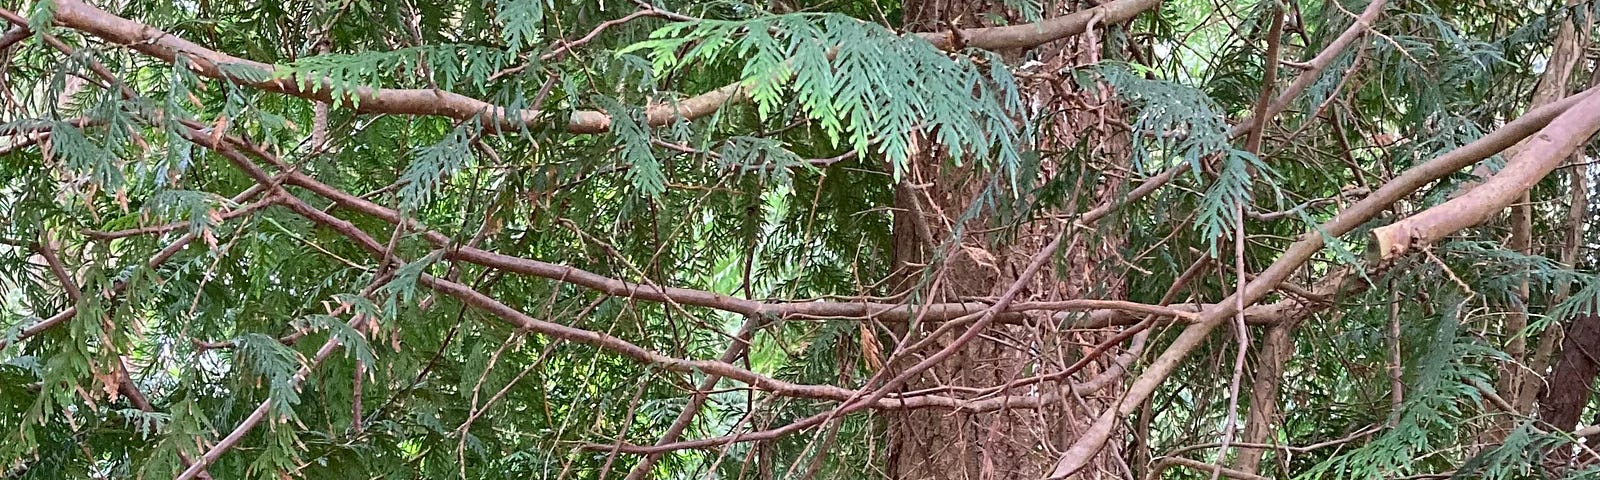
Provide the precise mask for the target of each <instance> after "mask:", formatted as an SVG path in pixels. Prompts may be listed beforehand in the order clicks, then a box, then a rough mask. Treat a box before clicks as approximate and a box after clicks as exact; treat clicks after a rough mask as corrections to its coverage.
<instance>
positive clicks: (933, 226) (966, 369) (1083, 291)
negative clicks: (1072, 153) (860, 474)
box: [888, 0, 1155, 480]
mask: <svg viewBox="0 0 1600 480" xmlns="http://www.w3.org/2000/svg"><path fill="white" fill-rule="evenodd" d="M1119 3H1120V2H1119ZM1149 3H1151V4H1152V5H1153V4H1154V3H1155V2H1149ZM1109 5H1111V4H1107V6H1109ZM1103 8H1105V7H1104V6H1103V7H1100V8H1096V9H1094V10H1095V11H1085V12H1055V13H1059V14H1061V17H1059V18H1078V17H1084V18H1085V19H1088V18H1093V17H1101V18H1100V19H1098V20H1096V21H1098V22H1100V24H1102V25H1103V24H1104V23H1106V22H1114V21H1120V20H1123V19H1125V17H1114V16H1110V15H1104V14H1103V13H1104V12H1096V11H1098V10H1101V9H1103ZM905 12H906V17H905V18H906V28H907V29H910V30H914V31H952V30H964V29H974V28H982V27H985V26H986V25H985V22H988V21H989V19H992V18H1010V19H1012V20H1013V22H1015V21H1016V20H1017V18H1016V16H1015V15H1014V12H1011V11H1009V10H1008V9H1006V8H1005V7H1004V6H1003V2H999V1H984V0H922V1H913V2H907V4H906V10H905ZM1135 13H1136V12H1135ZM1044 23H1045V24H1056V23H1062V21H1061V20H1058V19H1047V20H1045V22H1044ZM1024 26H1025V27H1026V28H1027V29H1028V31H1032V30H1033V29H1034V28H1035V27H1033V26H1032V25H1026V24H1024ZM1019 28H1020V27H1019ZM1014 30H1015V28H1014ZM1008 31H1009V30H1008ZM1017 31H1021V30H1017ZM1095 37H1096V35H1095V34H1094V33H1093V32H1091V33H1090V34H1089V35H1084V36H1082V37H1077V38H1074V39H1072V40H1070V41H1059V42H1053V43H1047V44H1045V45H1043V46H1041V47H1039V48H1037V49H1035V50H1034V52H1035V53H1036V57H1034V58H1036V59H1037V60H1038V61H1040V62H1042V63H1044V64H1045V65H1044V66H1043V67H1041V68H1039V69H1037V71H1040V72H1044V75H1042V76H1040V77H1035V78H1032V79H1030V80H1028V81H1027V83H1025V84H1024V85H1023V88H1024V95H1025V97H1026V98H1027V100H1025V101H1026V102H1027V103H1029V104H1030V105H1032V108H1033V111H1030V112H1027V114H1028V115H1036V114H1041V113H1043V112H1058V113H1054V114H1053V116H1052V117H1050V120H1049V121H1047V122H1046V124H1045V126H1044V129H1045V130H1044V131H1042V132H1041V135H1040V136H1041V138H1047V139H1051V141H1053V142H1057V143H1056V144H1052V145H1040V147H1043V148H1042V150H1045V151H1050V150H1057V151H1064V150H1070V149H1071V148H1072V147H1073V146H1075V145H1076V143H1077V141H1078V140H1080V139H1083V138H1085V137H1088V138H1090V139H1094V140H1091V141H1090V142H1089V143H1090V144H1094V145H1099V146H1100V150H1098V151H1095V152H1092V153H1091V154H1089V155H1087V156H1086V157H1088V158H1096V159H1107V161H1108V162H1112V163H1111V164H1106V165H1097V166H1096V167H1100V168H1110V167H1111V165H1112V164H1115V163H1117V162H1122V161H1125V159H1126V158H1127V152H1126V150H1125V148H1126V145H1127V140H1126V138H1123V137H1121V136H1120V135H1121V134H1120V132H1119V133H1112V132H1110V131H1107V130H1101V129H1098V128H1095V126H1097V125H1104V124H1105V122H1102V121H1100V120H1101V118H1100V117H1101V116H1102V115H1103V116H1105V117H1107V118H1119V117H1120V112H1119V109H1118V107H1117V105H1116V104H1115V103H1114V102H1111V101H1110V100H1109V98H1110V94H1109V92H1105V91H1083V90H1079V89H1077V87H1076V86H1075V85H1074V83H1073V82H1072V81H1071V79H1070V78H1064V77H1057V76H1055V75H1054V72H1057V71H1059V70H1060V69H1062V68H1063V67H1068V66H1072V65H1080V64H1086V63H1089V62H1092V61H1093V60H1095V59H1096V55H1098V53H1099V50H1098V49H1099V45H1098V42H1097V41H1096V39H1095ZM969 40H970V39H969ZM1016 46H1019V47H1025V46H1027V45H1023V44H1018V45H1016ZM1000 51H1001V53H1002V54H1004V55H1006V56H1007V57H1009V58H1017V57H1019V56H1020V54H1021V53H1022V51H1021V49H1011V50H1005V49H1001V50H1000ZM1089 106H1096V107H1100V108H1101V109H1100V110H1094V109H1091V108H1089ZM1053 162H1054V160H1053V159H1047V160H1045V162H1044V163H1045V165H1044V166H1043V167H1042V168H1043V170H1044V172H1042V173H1041V175H1040V176H1041V177H1043V178H1049V177H1050V176H1051V173H1052V172H1053V171H1054V170H1055V168H1056V167H1055V165H1054V163H1053ZM973 163H974V162H972V161H966V162H963V165H964V166H961V167H957V166H955V165H954V163H952V162H950V161H948V160H947V159H946V158H945V154H944V153H943V152H941V151H939V150H938V149H935V148H923V149H922V150H920V151H919V152H918V155H917V156H916V158H915V159H914V160H913V162H912V165H911V168H910V170H911V171H910V173H909V178H908V181H907V182H906V185H904V186H903V187H902V188H900V189H899V195H897V198H896V204H897V207H898V208H897V215H896V223H895V227H896V244H895V246H896V260H897V264H899V265H901V266H903V268H902V275H901V277H902V280H903V281H904V283H905V284H907V285H916V281H917V280H921V279H923V278H924V277H923V276H922V275H923V266H925V265H930V266H928V267H927V268H928V269H930V270H929V271H932V272H936V273H934V274H933V276H932V280H931V282H930V283H927V284H925V286H926V287H929V288H930V289H931V290H930V289H924V290H922V291H920V292H918V295H920V296H921V297H922V298H923V300H924V301H953V300H955V299H958V298H963V297H994V296H997V295H1000V294H1001V292H1002V291H1004V290H1006V289H1007V288H1008V287H1010V286H1012V285H1013V284H1015V283H1017V282H1019V281H1020V282H1022V284H1023V285H1025V286H1026V287H1025V289H1024V290H1023V292H1024V293H1023V294H1022V296H1020V297H1019V298H1017V301H1019V302H1021V301H1043V302H1049V301H1058V300H1067V299H1090V298H1094V299H1118V298H1120V296H1121V295H1122V294H1123V288H1122V287H1121V283H1122V281H1121V279H1120V278H1118V276H1117V275H1116V273H1115V271H1114V270H1112V269H1111V268H1107V266H1108V265H1115V262H1094V261H1091V260H1090V259H1091V258H1100V259H1111V258H1115V257H1114V255H1115V254H1116V252H1115V249H1114V248H1113V247H1114V246H1115V245H1116V243H1115V242H1116V239H1117V236H1116V235H1115V234H1110V235H1104V234H1100V235H1096V234H1092V233H1089V232H1085V233H1083V234H1081V235H1077V234H1068V235H1067V236H1066V237H1065V239H1063V240H1062V246H1061V247H1060V254H1059V255H1061V256H1062V258H1063V259H1062V260H1060V261H1056V262H1051V263H1052V266H1047V267H1045V268H1043V269H1042V270H1043V271H1042V272H1040V273H1039V274H1038V275H1036V276H1035V277H1034V278H1021V277H1020V276H1019V273H1018V272H1019V271H1021V270H1023V268H1022V266H1023V265H1026V264H1028V263H1029V261H1030V258H1031V257H1033V256H1034V255H1035V254H1037V253H1039V252H1040V251H1041V249H1042V248H1045V245H1046V244H1047V243H1050V242H1051V240H1052V239H1053V238H1054V237H1056V236H1057V235H1060V234H1062V233H1063V232H1064V231H1067V230H1068V229H1069V228H1071V226H1070V224H1068V223H1067V222H1065V221H1059V220H1040V221H1035V222H1033V223H1030V224H1028V225H1025V226H1024V227H1023V228H1021V229H1020V230H1019V231H1018V232H1017V234H1016V237H1015V238H1014V239H1012V238H1005V237H1002V236H999V235H996V234H988V233H976V232H981V231H983V230H985V229H986V227H990V226H993V225H992V224H990V223H985V222H983V220H982V219H987V218H992V217H993V214H992V212H984V213H981V214H979V215H978V216H977V218H978V219H979V220H975V221H971V222H969V223H967V224H966V225H960V223H961V221H962V220H961V217H962V215H963V213H964V212H966V211H967V209H968V208H969V207H970V206H971V205H972V204H973V203H974V201H975V200H977V199H978V198H979V195H980V192H981V191H982V189H983V188H985V187H986V186H987V184H988V183H990V182H992V181H993V180H995V179H994V178H991V177H989V176H988V175H987V174H985V173H982V172H981V171H979V170H977V169H974V168H972V164H973ZM1086 183H1087V184H1082V185H1079V188H1081V189H1083V190H1082V191H1085V192H1098V193H1099V195H1090V198H1096V197H1099V200H1109V199H1110V193H1111V190H1110V188H1111V187H1112V186H1113V185H1112V184H1114V183H1115V182H1105V183H1106V185H1096V184H1094V183H1095V182H1092V181H1091V182H1086ZM1024 187H1027V186H1024ZM1093 206H1094V205H1074V206H1071V207H1069V208H1073V209H1076V210H1079V211H1082V210H1088V209H1089V207H1093ZM958 227H964V228H962V230H964V231H965V232H967V233H966V234H965V235H964V237H963V238H961V241H960V244H959V245H955V246H953V247H947V246H946V245H947V244H946V242H947V241H948V239H950V238H951V237H952V233H953V232H955V231H956V230H958ZM1102 233H1104V232H1102ZM941 250H947V251H948V252H949V254H948V260H946V261H944V262H943V264H940V263H939V261H938V259H939V258H941V257H942V255H943V253H944V252H942V251H941ZM1031 318H1032V319H1033V320H1032V321H1031V322H1024V324H1020V325H1016V324H1014V325H995V326H991V327H989V328H988V329H987V330H985V335H984V336H983V337H980V338H978V339H976V340H974V341H972V342H970V343H968V344H966V345H965V346H964V348H962V349H961V350H959V351H958V353H957V354H956V355H955V356H953V357H952V358H950V359H948V360H946V361H945V362H943V363H941V364H939V365H936V366H935V367H933V368H932V369H930V370H929V371H927V372H924V373H923V374H921V375H920V376H918V377H916V378H915V379H914V380H913V381H912V382H910V383H909V384H908V385H907V386H906V389H907V390H922V389H929V388H941V387H953V388H955V389H957V390H956V391H961V390H960V389H975V388H985V387H993V386H997V385H1006V384H1007V383H1008V382H1012V381H1014V380H1018V379H1020V378H1024V377H1028V376H1031V375H1037V374H1040V373H1049V372H1051V371H1052V370H1059V369H1061V368H1062V367H1063V366H1065V365H1067V364H1071V363H1074V362H1075V361H1077V360H1079V359H1080V358H1082V356H1084V355H1086V354H1088V352H1087V349H1084V348H1082V347H1079V346H1077V345H1094V344H1097V343H1099V342H1098V340H1100V339H1098V338H1097V337H1096V336H1095V335H1082V334H1072V333H1067V332H1062V331H1058V330H1057V329H1056V328H1055V322H1051V321H1049V320H1048V319H1045V318H1042V317H1038V316H1033V317H1031ZM919 328H920V330H921V331H922V332H926V331H927V330H928V325H926V324H923V325H919ZM912 333H918V332H917V331H912ZM956 333H960V332H956ZM953 337H954V335H947V338H941V339H940V340H939V344H940V346H943V345H945V344H947V343H949V342H950V341H951V339H952V338H953ZM1113 356H1115V352H1110V353H1105V354H1104V355H1101V356H1100V357H1099V358H1104V359H1107V360H1109V359H1110V358H1112V357H1113ZM1106 368H1108V367H1107V366H1106V365H1105V364H1104V363H1103V362H1096V363H1094V364H1091V366H1089V367H1087V368H1085V369H1083V370H1082V371H1080V372H1079V373H1078V375H1076V377H1078V378H1080V379H1081V378H1087V377H1091V376H1097V375H1098V374H1101V373H1105V371H1106ZM1069 380H1070V379H1067V378H1063V379H1059V380H1056V381H1047V382H1044V383H1041V384H1036V385H1028V386H1024V387H1019V388H1013V389H1011V390H1015V391H1021V390H1031V389H1039V390H1042V391H1052V389H1057V390H1059V389H1062V388H1065V387H1067V385H1068V384H1069V383H1070V381H1069ZM1107 383H1109V384H1119V383H1120V382H1119V381H1111V382H1107ZM952 395H955V396H961V395H962V394H958V393H952ZM1074 395H1075V394H1074ZM1084 397H1087V398H1081V399H1074V398H1067V399H1066V401H1065V402H1062V403H1060V404H1056V405H1053V406H1050V407H1049V408H1041V409H1038V410H1036V411H1031V412H1025V411H1018V410H1014V409H1001V410H999V411H995V412H988V413H966V412H937V411H921V412H915V411H913V412H906V413H904V414H901V415H897V416H895V417H894V418H892V419H891V421H890V422H889V425H888V428H889V434H890V436H891V443H892V446H891V458H890V460H889V462H890V465H889V467H890V468H891V471H890V475H891V476H892V477H893V478H902V479H928V478H937V479H945V478H950V479H956V478H960V479H967V478H971V479H1030V480H1031V479H1037V478H1042V477H1043V476H1045V475H1046V474H1047V473H1048V472H1049V471H1050V468H1051V467H1052V465H1053V464H1054V462H1055V460H1056V456H1055V455H1054V454H1053V453H1051V452H1052V451H1058V450H1059V449H1060V448H1061V447H1062V446H1064V445H1066V444H1068V443H1070V442H1071V440H1072V439H1073V438H1075V437H1076V436H1077V433H1078V432H1080V431H1081V430H1082V429H1083V428H1084V427H1085V426H1086V425H1087V420H1088V419H1090V418H1092V415H1093V412H1095V411H1098V410H1099V409H1101V408H1103V407H1104V405H1103V404H1102V402H1100V401H1099V400H1098V399H1097V398H1096V397H1094V396H1090V395H1085V396H1084ZM1114 455H1115V452H1105V453H1103V454H1102V455H1101V457H1102V461H1098V462H1096V465H1097V466H1099V467H1103V468H1104V469H1105V472H1106V473H1119V474H1120V470H1117V469H1116V468H1117V467H1118V466H1119V465H1120V463H1118V462H1115V461H1113V456H1114ZM1098 476H1099V472H1097V473H1096V474H1093V475H1091V477H1090V478H1096V477H1098ZM1116 476H1117V477H1119V478H1120V475H1116Z"/></svg>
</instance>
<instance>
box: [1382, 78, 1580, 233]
mask: <svg viewBox="0 0 1600 480" xmlns="http://www.w3.org/2000/svg"><path fill="white" fill-rule="evenodd" d="M1593 92H1594V90H1590V91H1589V93H1590V94H1589V95H1588V96H1587V97H1586V98H1584V99H1583V100H1581V101H1580V102H1578V104H1577V105H1574V106H1573V107H1572V108H1571V109H1569V110H1567V111H1566V113H1563V114H1561V116H1559V117H1556V118H1555V119H1554V120H1552V121H1551V122H1550V124H1549V125H1546V126H1545V127H1544V129H1542V130H1540V131H1539V133H1538V135H1536V136H1534V137H1533V138H1531V139H1529V140H1528V144H1527V145H1526V146H1525V147H1524V148H1523V149H1522V151H1520V152H1517V154H1516V156H1515V157H1512V158H1511V159H1510V160H1509V161H1507V162H1506V167H1505V168H1504V169H1502V170H1500V173H1497V174H1495V176H1493V177H1490V178H1489V180H1487V181H1485V182H1483V184H1482V185H1479V186H1478V187H1477V188H1474V189H1472V191H1470V192H1467V193H1466V194H1465V195H1462V196H1460V197H1456V198H1454V199H1451V200H1450V201H1447V202H1445V203H1442V204H1439V205H1435V206H1433V207H1432V208H1429V209H1427V210H1423V211H1422V212H1421V213H1417V214H1416V215H1412V216H1410V217H1406V218H1405V219H1402V220H1400V221H1397V222H1394V223H1393V224H1391V225H1386V226H1383V227H1379V228H1377V229H1375V230H1373V231H1372V237H1373V240H1374V241H1375V242H1377V243H1376V246H1377V250H1378V252H1379V254H1380V255H1382V258H1383V259H1384V260H1392V259H1394V258H1397V257H1399V256H1401V255H1404V254H1405V253H1406V251H1408V250H1410V249H1411V248H1412V247H1425V246H1427V245H1429V244H1432V243H1433V242H1435V241H1438V240H1439V239H1440V238H1441V237H1443V236H1445V235H1449V234H1451V233H1454V232H1456V231H1458V230H1461V229H1463V228H1467V227H1470V226H1473V225H1477V224H1479V223H1483V221H1485V220H1488V219H1489V217H1491V216H1493V215H1494V214H1495V213H1497V212H1499V211H1500V210H1501V209H1504V208H1505V207H1507V206H1509V205H1511V202H1513V201H1515V200H1516V199H1517V198H1518V197H1520V196H1521V195H1522V192H1525V191H1528V189H1531V188H1533V186H1534V184H1537V183H1539V180H1540V179H1542V178H1544V176H1545V175H1547V174H1549V173H1550V171H1552V170H1555V168H1556V167H1558V166H1561V163H1562V162H1564V161H1566V160H1567V157H1568V156H1570V155H1572V152H1573V151H1574V150H1576V149H1577V148H1578V146H1579V145H1582V144H1583V143H1584V142H1585V141H1587V140H1588V139H1589V137H1591V136H1594V133H1595V130H1597V129H1600V95H1593V94H1592V93H1593Z"/></svg>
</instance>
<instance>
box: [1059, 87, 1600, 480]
mask: <svg viewBox="0 0 1600 480" xmlns="http://www.w3.org/2000/svg"><path fill="white" fill-rule="evenodd" d="M1595 90H1597V89H1591V90H1588V91H1585V92H1583V93H1579V94H1577V95H1573V96H1570V97H1567V98H1565V99H1562V100H1561V101H1558V102H1554V103H1551V104H1549V105H1546V106H1543V107H1539V108H1536V109H1533V110H1532V111H1530V112H1528V113H1527V114H1525V115H1523V116H1521V117H1519V118H1517V119H1516V120H1513V121H1511V122H1510V123H1507V124H1505V125H1504V126H1502V127H1500V128H1498V129H1495V131H1493V132H1490V133H1489V134H1488V135H1484V136H1483V137H1482V138H1479V139H1477V140H1475V141H1473V142H1472V143H1469V144H1466V145H1463V146H1462V147H1460V148H1457V149H1455V150H1452V151H1450V153H1446V154H1444V155H1441V156H1439V157H1438V158H1435V159H1433V160H1430V161H1428V162H1427V163H1424V164H1422V165H1418V166H1416V167H1414V168H1412V169H1410V170H1406V171H1405V173H1403V174H1401V175H1400V176H1398V177H1395V179H1394V180H1392V181H1390V182H1389V183H1386V184H1384V185H1383V186H1382V187H1379V188H1378V190H1377V191H1375V192H1373V193H1372V195H1369V196H1367V197H1366V198H1363V199H1361V201H1358V202H1356V203H1355V204H1353V205H1351V206H1350V208H1347V209H1345V210H1344V211H1341V212H1339V214H1338V215H1337V216H1335V217H1334V218H1333V219H1332V220H1329V221H1328V222H1327V223H1325V224H1323V225H1322V227H1321V228H1319V229H1315V230H1312V231H1308V232H1306V233H1303V234H1301V235H1300V239H1299V240H1298V241H1296V242H1295V243H1294V244H1292V245H1290V246H1289V248H1288V250H1286V251H1284V253H1283V256H1281V257H1279V258H1278V260H1277V261H1275V262H1273V264H1272V265H1271V266H1269V267H1267V269H1266V270H1265V271H1263V272H1261V274H1260V275H1259V276H1257V277H1256V278H1255V279H1254V280H1251V281H1250V283H1249V284H1247V285H1245V289H1244V299H1243V300H1244V302H1242V303H1243V304H1244V305H1246V306H1248V305H1252V304H1254V303H1255V302H1257V301H1259V300H1260V299H1261V298H1262V297H1264V296H1266V295H1267V294H1268V293H1270V292H1271V291H1273V290H1274V289H1276V288H1277V286H1278V284H1280V283H1283V281H1284V280H1287V279H1288V278H1289V276H1290V275H1292V274H1294V272H1295V271H1297V270H1299V269H1300V267H1301V266H1302V265H1304V264H1305V263H1306V262H1307V261H1310V260H1311V257H1312V256H1314V255H1316V254H1317V252H1319V251H1321V250H1322V247H1323V246H1324V245H1326V240H1325V238H1326V237H1337V236H1339V235H1344V234H1346V233H1349V232H1350V231H1351V230H1354V229H1355V228H1356V227H1357V226H1360V225H1361V224H1362V223H1366V222H1367V221H1368V220H1371V219H1372V218H1373V217H1376V216H1377V215H1378V214H1379V213H1382V212H1383V211H1384V210H1385V209H1387V208H1389V206H1390V205H1393V204H1394V203H1395V202H1397V201H1399V200H1400V199H1402V198H1405V197H1406V196H1407V195H1410V194H1411V193H1413V192H1416V191H1417V189H1420V188H1422V186H1423V185H1426V184H1428V183H1429V182H1432V181H1434V180H1438V179H1440V178H1443V177H1444V176H1446V175H1449V174H1451V173H1452V172H1455V171H1457V170H1460V169H1462V168H1465V167H1467V166H1469V165H1472V164H1474V163H1477V162H1478V161H1480V160H1483V159H1485V158H1488V157H1489V156H1490V155H1494V154H1495V153H1498V152H1500V151H1501V150H1505V149H1506V148H1507V147H1510V146H1511V145H1513V144H1515V143H1516V142H1518V141H1520V140H1522V139H1523V138H1525V137H1527V136H1529V135H1532V134H1533V132H1535V131H1537V130H1538V129H1541V128H1544V126H1545V125H1547V124H1549V123H1550V122H1551V120H1552V119H1554V118H1555V117H1556V116H1557V115H1561V114H1562V113H1563V112H1567V111H1569V109H1571V108H1572V107H1573V106H1574V105H1576V104H1578V103H1579V102H1582V101H1585V100H1586V99H1588V98H1590V96H1591V95H1592V94H1593V93H1594V92H1595ZM1236 301H1237V300H1236V299H1234V298H1233V296H1232V295H1230V296H1229V298H1228V299H1226V300H1223V301H1222V302H1219V305H1220V307H1219V308H1216V309H1212V310H1206V311H1204V312H1203V313H1201V320H1200V322H1199V323H1196V324H1194V325H1191V326H1189V327H1188V328H1186V329H1184V331H1183V333H1181V334H1179V336H1178V338H1177V339H1176V340H1174V341H1173V343H1172V345H1170V346H1169V347H1167V350H1166V351H1165V352H1162V354H1161V356H1159V357H1157V358H1156V359H1155V361H1153V362H1152V363H1151V364H1150V366H1149V367H1148V368H1147V369H1146V370H1145V372H1144V373H1143V374H1141V375H1140V376H1139V378H1137V379H1135V380H1134V382H1133V384H1132V385H1131V386H1130V387H1129V389H1128V392H1127V394H1126V395H1124V396H1123V398H1122V399H1121V400H1120V401H1119V402H1118V403H1117V404H1116V405H1115V406H1114V408H1108V409H1106V410H1105V412H1103V413H1102V414H1101V415H1100V416H1099V417H1097V418H1096V419H1095V422H1094V423H1093V424H1092V425H1091V426H1090V428H1089V429H1088V430H1087V431H1085V432H1084V434H1083V435H1081V436H1079V437H1078V440H1077V441H1076V442H1074V443H1073V445H1072V447H1071V448H1069V449H1068V450H1067V452H1066V453H1065V454H1064V455H1062V457H1061V462H1060V463H1058V464H1057V466H1056V469H1055V471H1054V472H1053V473H1052V474H1051V478H1065V477H1066V476H1068V475H1070V474H1072V473H1073V472H1076V471H1077V470H1078V469H1079V468H1082V466H1083V465H1084V463H1083V462H1084V461H1085V459H1087V458H1090V457H1091V456H1093V454H1094V453H1095V452H1098V451H1100V448H1102V447H1104V446H1105V442H1106V440H1108V439H1109V438H1110V435H1111V429H1112V427H1114V426H1115V424H1116V420H1117V419H1118V418H1120V417H1122V416H1124V415H1128V414H1129V413H1132V412H1133V410H1134V409H1135V408H1138V406H1139V404H1140V403H1142V402H1144V400H1145V399H1147V398H1149V397H1150V394H1152V393H1154V392H1155V390H1156V388H1157V387H1159V386H1160V385H1161V383H1162V382H1164V381H1166V379H1167V377H1168V376H1170V375H1172V372H1173V371H1175V370H1176V369H1177V368H1178V365H1179V364H1181V363H1182V362H1183V359H1184V357H1186V356H1188V355H1189V352H1191V351H1193V350H1194V349H1195V348H1196V347H1198V346H1199V345H1200V344H1201V343H1202V342H1203V341H1204V340H1205V338H1206V337H1207V336H1208V335H1210V333H1211V331H1212V330H1214V329H1216V327H1217V326H1218V325H1220V324H1221V323H1222V322H1223V321H1224V320H1227V319H1228V318H1231V317H1232V316H1233V315H1234V314H1235V313H1236V310H1235V309H1236Z"/></svg>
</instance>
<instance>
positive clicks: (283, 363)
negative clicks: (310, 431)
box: [234, 333, 304, 418]
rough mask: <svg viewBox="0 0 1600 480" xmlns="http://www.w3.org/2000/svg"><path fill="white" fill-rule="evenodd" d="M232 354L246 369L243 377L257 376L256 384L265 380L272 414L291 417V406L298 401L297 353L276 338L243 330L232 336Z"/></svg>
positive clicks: (292, 409)
mask: <svg viewBox="0 0 1600 480" xmlns="http://www.w3.org/2000/svg"><path fill="white" fill-rule="evenodd" d="M234 357H235V359H236V360H237V362H238V364H239V366H240V367H243V368H244V369H245V372H244V373H245V374H246V375H247V376H246V378H252V377H254V378H257V379H258V380H257V383H258V384H259V383H261V381H263V380H264V383H266V385H267V396H268V397H269V398H270V401H271V406H272V413H273V415H275V416H279V417H285V418H293V417H294V406H295V405H296V404H298V403H300V392H299V388H298V386H297V385H296V383H297V382H296V380H295V373H296V372H298V371H299V370H300V366H301V365H302V364H303V363H304V359H303V358H301V356H300V354H299V353H297V352H295V351H294V349H292V348H289V347H287V346H285V345H283V344H281V343H278V339H276V338H272V337H269V336H266V335H262V334H259V333H246V334H244V335H240V336H239V338H236V339H234Z"/></svg>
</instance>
